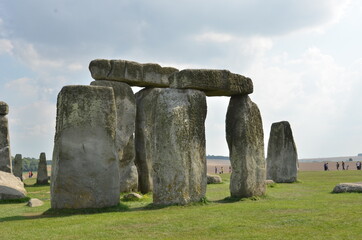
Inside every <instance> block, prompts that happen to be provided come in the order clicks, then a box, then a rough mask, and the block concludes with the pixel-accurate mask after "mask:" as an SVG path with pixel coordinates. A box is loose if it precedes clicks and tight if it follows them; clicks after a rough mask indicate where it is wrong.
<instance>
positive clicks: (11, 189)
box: [0, 171, 26, 200]
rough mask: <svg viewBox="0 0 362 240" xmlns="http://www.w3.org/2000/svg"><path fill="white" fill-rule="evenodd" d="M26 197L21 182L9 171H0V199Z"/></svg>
mask: <svg viewBox="0 0 362 240" xmlns="http://www.w3.org/2000/svg"><path fill="white" fill-rule="evenodd" d="M25 197H26V190H25V188H24V184H23V182H22V181H21V180H20V179H19V178H17V177H15V176H14V175H13V174H11V173H7V172H3V171H0V200H11V199H20V198H25Z"/></svg>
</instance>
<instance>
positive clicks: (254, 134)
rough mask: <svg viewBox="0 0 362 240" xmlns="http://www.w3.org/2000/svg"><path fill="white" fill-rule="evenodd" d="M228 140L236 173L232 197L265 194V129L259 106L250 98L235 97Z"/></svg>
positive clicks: (228, 123) (230, 116) (229, 107)
mask: <svg viewBox="0 0 362 240" xmlns="http://www.w3.org/2000/svg"><path fill="white" fill-rule="evenodd" d="M226 140H227V143H228V146H229V151H230V162H231V167H232V169H233V171H232V172H231V177H230V193H231V197H235V198H243V197H252V196H261V195H263V194H264V193H265V189H266V188H265V180H266V171H265V159H264V134H263V125H262V120H261V116H260V111H259V108H258V106H257V105H256V104H255V103H253V102H252V101H251V100H250V98H249V97H248V96H232V97H231V98H230V103H229V106H228V110H227V114H226Z"/></svg>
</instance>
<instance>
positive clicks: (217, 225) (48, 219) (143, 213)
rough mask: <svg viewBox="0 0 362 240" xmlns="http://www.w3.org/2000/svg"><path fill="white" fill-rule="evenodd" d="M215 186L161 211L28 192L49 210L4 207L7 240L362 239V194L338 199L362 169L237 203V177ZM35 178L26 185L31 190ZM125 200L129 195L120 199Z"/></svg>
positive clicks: (321, 175)
mask: <svg viewBox="0 0 362 240" xmlns="http://www.w3.org/2000/svg"><path fill="white" fill-rule="evenodd" d="M222 178H223V180H224V183H223V184H215V185H208V189H207V200H208V201H207V202H206V201H204V202H203V203H199V204H190V205H188V206H164V207H159V206H154V205H152V204H151V203H152V196H151V195H146V197H145V198H144V199H143V200H140V201H135V202H129V201H128V202H121V204H120V205H119V206H116V207H113V208H107V209H101V210H77V211H76V210H68V211H59V210H50V209H49V208H50V201H49V199H50V194H49V186H27V187H26V188H27V191H28V196H29V197H32V198H39V199H41V200H43V201H44V202H45V204H44V206H41V207H37V208H29V207H26V206H25V203H13V204H11V203H8V204H0V239H29V238H30V239H324V240H325V239H361V238H362V227H361V222H362V194H360V193H343V194H333V193H331V191H332V189H333V187H334V186H335V185H336V184H337V183H341V182H361V181H362V171H339V172H337V171H330V172H301V173H300V174H299V179H300V182H298V183H294V184H275V185H272V187H268V190H267V194H266V196H263V197H260V198H250V199H249V198H248V199H230V198H228V196H229V189H228V187H229V174H223V175H222ZM33 181H35V180H32V179H30V180H26V183H27V184H28V185H31V184H33V183H34V182H33ZM120 198H122V196H120Z"/></svg>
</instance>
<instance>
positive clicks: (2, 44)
mask: <svg viewBox="0 0 362 240" xmlns="http://www.w3.org/2000/svg"><path fill="white" fill-rule="evenodd" d="M13 48H14V46H13V44H12V43H11V41H10V40H8V39H0V55H1V54H4V53H7V54H11V53H12V50H13Z"/></svg>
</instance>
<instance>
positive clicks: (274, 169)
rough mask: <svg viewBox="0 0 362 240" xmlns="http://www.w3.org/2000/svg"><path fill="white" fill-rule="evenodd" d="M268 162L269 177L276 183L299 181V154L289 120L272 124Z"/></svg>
mask: <svg viewBox="0 0 362 240" xmlns="http://www.w3.org/2000/svg"><path fill="white" fill-rule="evenodd" d="M266 162H267V179H272V180H274V182H276V183H292V182H296V181H297V175H298V154H297V147H296V145H295V142H294V138H293V133H292V129H291V127H290V124H289V122H287V121H282V122H277V123H273V124H272V126H271V129H270V136H269V142H268V156H267V159H266Z"/></svg>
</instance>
